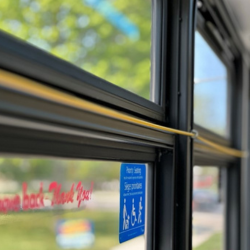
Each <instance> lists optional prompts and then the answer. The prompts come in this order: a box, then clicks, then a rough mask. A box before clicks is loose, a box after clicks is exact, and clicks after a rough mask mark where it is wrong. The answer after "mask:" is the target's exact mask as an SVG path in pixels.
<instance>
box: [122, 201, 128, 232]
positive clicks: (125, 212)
mask: <svg viewBox="0 0 250 250" xmlns="http://www.w3.org/2000/svg"><path fill="white" fill-rule="evenodd" d="M128 228H129V215H128V213H127V208H126V199H124V206H123V230H126V229H128Z"/></svg>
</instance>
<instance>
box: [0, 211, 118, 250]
mask: <svg viewBox="0 0 250 250" xmlns="http://www.w3.org/2000/svg"><path fill="white" fill-rule="evenodd" d="M58 219H89V220H91V221H92V222H93V223H94V231H95V244H94V246H93V247H92V248H91V249H93V250H97V249H104V250H105V249H110V248H111V247H113V246H116V245H118V244H119V242H118V219H119V218H118V213H117V212H105V211H90V210H81V211H70V210H69V211H55V210H51V211H46V212H41V211H36V212H34V211H32V212H21V213H13V214H7V215H3V214H1V215H0V235H1V249H5V250H16V249H19V250H34V249H35V250H40V249H41V250H58V249H59V247H58V246H57V244H56V240H55V225H56V222H57V220H58Z"/></svg>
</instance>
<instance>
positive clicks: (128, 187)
mask: <svg viewBox="0 0 250 250" xmlns="http://www.w3.org/2000/svg"><path fill="white" fill-rule="evenodd" d="M145 182H146V166H145V164H134V163H133V164H132V163H122V165H121V171H120V221H119V242H120V243H122V242H124V241H127V240H130V239H132V238H135V237H137V236H139V235H142V234H144V231H145Z"/></svg>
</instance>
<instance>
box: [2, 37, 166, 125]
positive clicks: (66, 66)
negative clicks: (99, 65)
mask: <svg viewBox="0 0 250 250" xmlns="http://www.w3.org/2000/svg"><path fill="white" fill-rule="evenodd" d="M131 66H132V65H131ZM0 68H3V69H7V70H9V71H12V72H15V73H18V74H20V75H23V76H26V77H28V78H31V79H34V80H37V81H39V82H42V83H44V84H47V85H50V86H53V87H56V88H59V89H61V90H65V91H68V92H70V93H72V94H75V95H77V96H79V97H81V96H82V97H85V98H86V97H87V98H89V99H91V100H94V101H95V102H97V103H101V104H105V105H107V106H110V107H115V108H116V109H120V110H122V111H127V112H128V113H131V114H134V115H136V116H140V117H144V118H145V117H147V118H148V119H150V120H157V121H163V120H164V113H163V108H162V107H161V106H159V105H157V104H155V103H153V102H151V101H149V100H146V99H144V98H142V97H140V96H138V95H136V94H134V93H132V92H129V91H127V90H125V89H123V88H120V87H118V86H116V85H114V84H112V83H109V82H108V81H105V80H104V79H101V78H99V77H97V76H94V75H93V74H91V73H88V72H86V71H84V70H83V69H81V68H78V67H76V66H74V65H73V64H71V63H69V62H67V61H64V60H62V59H60V58H57V57H55V56H53V55H51V54H49V53H47V52H45V51H42V50H40V49H38V48H36V47H34V46H32V45H30V44H28V43H26V42H24V41H22V40H20V39H17V38H15V37H12V36H11V35H8V34H7V33H4V32H0Z"/></svg>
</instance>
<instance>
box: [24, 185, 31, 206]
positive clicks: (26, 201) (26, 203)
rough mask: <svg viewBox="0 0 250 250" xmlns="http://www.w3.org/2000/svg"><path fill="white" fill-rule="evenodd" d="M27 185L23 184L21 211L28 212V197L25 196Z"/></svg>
mask: <svg viewBox="0 0 250 250" xmlns="http://www.w3.org/2000/svg"><path fill="white" fill-rule="evenodd" d="M26 192H27V183H26V182H24V183H23V210H28V209H29V207H30V199H29V195H27V193H26Z"/></svg>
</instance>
